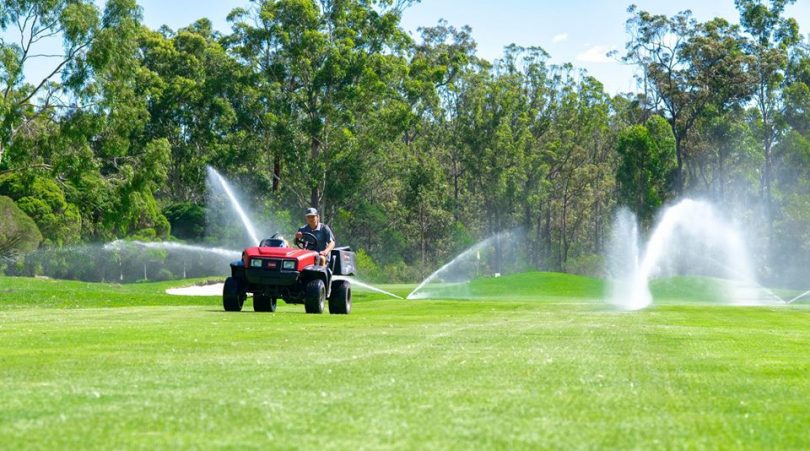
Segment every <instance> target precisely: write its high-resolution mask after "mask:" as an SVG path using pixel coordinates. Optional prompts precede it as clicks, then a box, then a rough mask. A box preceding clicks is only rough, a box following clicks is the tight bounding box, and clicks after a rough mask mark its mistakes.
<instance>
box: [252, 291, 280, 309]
mask: <svg viewBox="0 0 810 451" xmlns="http://www.w3.org/2000/svg"><path fill="white" fill-rule="evenodd" d="M253 311H254V312H271V313H272V312H275V311H276V298H273V297H270V296H268V295H266V294H259V293H253Z"/></svg>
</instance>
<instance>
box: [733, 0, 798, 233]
mask: <svg viewBox="0 0 810 451" xmlns="http://www.w3.org/2000/svg"><path fill="white" fill-rule="evenodd" d="M794 2H795V0H769V1H768V2H765V1H763V0H735V1H734V4H735V5H736V6H737V10H738V11H739V12H740V24H741V25H742V27H743V30H745V32H746V33H747V34H748V35H749V39H748V40H747V42H746V46H745V50H746V52H747V53H748V54H749V55H751V56H752V57H753V61H752V62H751V73H752V74H753V76H754V87H755V89H754V92H753V99H754V101H755V105H756V109H757V111H758V113H759V114H758V117H757V118H756V120H755V123H754V127H755V130H756V131H757V135H758V136H759V138H760V140H761V142H762V156H763V166H762V171H761V177H760V187H761V193H762V198H763V201H764V205H765V216H766V220H767V222H768V228H769V231H768V236H769V238H772V237H773V230H772V221H773V214H774V212H773V199H772V197H773V194H772V185H773V180H772V178H773V166H774V162H773V159H774V157H773V146H774V144H775V143H776V142H777V141H778V139H779V136H780V133H781V130H780V127H779V123H780V122H781V117H782V115H783V113H784V108H785V100H784V97H783V91H784V88H785V80H786V78H785V73H786V71H787V69H788V63H789V58H790V53H791V50H792V49H794V48H795V47H796V46H797V44H799V42H800V40H801V35H800V34H799V25H798V23H797V22H796V20H795V19H792V18H787V17H784V12H785V7H786V6H788V5H790V4H792V3H794ZM767 3H770V5H768V4H767Z"/></svg>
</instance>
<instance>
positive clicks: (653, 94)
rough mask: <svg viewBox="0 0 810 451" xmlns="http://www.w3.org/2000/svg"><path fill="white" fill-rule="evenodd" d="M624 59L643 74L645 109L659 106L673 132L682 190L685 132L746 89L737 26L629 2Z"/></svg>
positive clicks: (747, 82)
mask: <svg viewBox="0 0 810 451" xmlns="http://www.w3.org/2000/svg"><path fill="white" fill-rule="evenodd" d="M628 12H629V13H630V14H632V17H631V18H630V19H628V21H627V29H628V31H629V32H630V41H628V43H627V45H626V51H627V53H626V54H625V56H624V57H623V59H624V61H626V62H629V63H633V64H636V65H638V66H639V67H640V68H641V70H642V73H643V77H642V78H643V81H644V87H645V94H646V100H647V102H648V106H649V108H651V109H652V110H654V111H656V110H660V112H661V114H662V115H663V116H664V117H665V118H666V119H667V121H668V122H669V124H670V127H671V128H672V132H673V135H674V137H675V154H676V157H677V169H676V174H675V188H676V191H677V192H679V193H680V192H682V191H683V189H684V184H685V177H684V170H685V166H686V165H687V163H688V159H689V154H688V149H687V146H686V141H687V138H688V137H689V132H690V131H691V130H692V129H693V127H694V126H695V123H696V121H697V120H698V119H699V118H700V117H701V115H702V114H703V113H704V111H705V110H706V109H707V108H709V107H710V106H711V105H729V104H733V103H736V102H741V101H745V99H746V98H747V97H748V96H749V95H750V92H751V80H750V76H749V75H748V72H747V68H748V66H749V65H750V58H749V57H748V56H747V55H745V54H744V52H743V39H742V38H741V37H740V34H739V27H738V26H736V25H732V24H730V23H729V22H727V21H726V20H724V19H720V18H715V19H712V20H710V21H708V22H705V23H699V22H697V21H696V20H695V19H694V18H693V17H692V13H691V11H688V10H687V11H683V12H680V13H678V14H676V15H674V16H672V17H667V16H665V15H655V14H650V13H649V12H646V11H639V10H638V9H637V8H636V7H635V6H631V7H630V8H629V9H628Z"/></svg>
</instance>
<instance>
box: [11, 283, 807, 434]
mask: <svg viewBox="0 0 810 451" xmlns="http://www.w3.org/2000/svg"><path fill="white" fill-rule="evenodd" d="M186 283H188V282H172V283H168V282H164V283H143V284H132V285H123V286H122V285H110V284H89V283H82V282H65V281H53V280H35V279H17V278H0V387H2V388H0V444H2V445H0V446H1V447H2V448H5V449H28V448H56V449H61V448H104V449H121V448H124V449H129V448H140V449H152V448H164V449H165V448H177V447H181V448H230V449H259V448H268V447H271V448H284V449H289V448H307V449H313V448H314V449H320V448H350V449H357V448H408V449H426V448H429V449H434V448H440V449H446V448H451V449H471V448H472V449H480V448H538V447H542V448H566V449H567V448H712V449H716V448H748V449H750V448H777V449H785V448H805V449H806V448H810V432H808V425H810V307H808V305H807V304H797V305H794V306H781V307H729V306H721V305H713V304H711V303H699V302H694V301H690V302H686V303H681V304H679V303H677V302H675V301H672V300H671V299H670V300H669V301H668V303H667V304H664V305H656V306H653V307H651V308H649V309H647V310H643V311H639V312H619V311H615V310H612V309H610V308H608V307H606V306H605V305H604V303H603V302H602V301H600V300H599V299H597V298H595V297H597V296H598V294H599V292H601V290H602V288H601V281H599V280H596V279H587V278H580V277H576V276H568V275H560V274H543V273H529V274H521V275H516V276H510V277H502V278H499V279H487V280H482V281H477V282H476V284H477V285H476V284H474V286H473V292H475V293H481V296H482V297H478V298H476V299H474V300H420V301H406V300H396V299H392V298H387V297H386V296H384V295H380V294H375V293H369V292H362V291H357V290H355V292H354V307H353V311H352V314H351V315H348V316H340V315H337V316H333V315H328V314H324V315H306V314H304V313H303V312H304V309H303V306H289V305H285V304H283V303H279V310H278V312H277V313H275V314H269V313H261V314H260V313H254V312H253V311H252V306H251V304H250V300H248V302H247V303H246V304H245V310H244V311H243V312H241V313H225V312H223V311H222V307H221V304H220V299H219V298H216V297H209V298H203V297H174V296H168V295H166V294H164V290H165V289H166V288H167V287H172V286H182V285H184V284H186ZM681 283H685V284H688V281H682V282H681ZM383 288H385V289H387V290H389V291H393V292H395V293H397V294H399V295H403V296H404V295H406V294H407V293H408V291H409V289H410V288H412V287H410V286H383ZM666 289H667V290H669V292H671V291H672V290H673V289H674V288H673V287H672V285H671V284H670V285H668V286H667V287H666ZM476 290H478V291H476ZM689 292H690V296H691V295H692V294H693V290H692V289H690V290H689Z"/></svg>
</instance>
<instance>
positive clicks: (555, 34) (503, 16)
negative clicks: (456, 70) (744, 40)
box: [27, 0, 810, 94]
mask: <svg viewBox="0 0 810 451" xmlns="http://www.w3.org/2000/svg"><path fill="white" fill-rule="evenodd" d="M97 3H99V5H101V4H103V0H97ZM139 3H140V5H141V6H142V7H143V13H144V22H145V23H146V24H147V25H148V26H150V27H151V28H155V29H156V28H158V27H160V26H161V25H164V24H165V25H168V26H169V27H170V28H173V29H177V28H180V27H184V26H186V25H188V24H190V23H192V22H193V21H195V20H196V19H199V18H201V17H208V18H209V19H211V20H212V22H213V23H214V27H215V28H217V29H218V30H220V31H224V32H227V31H228V30H229V26H228V23H227V21H226V20H225V17H226V16H227V14H228V12H230V11H231V10H232V9H233V8H236V7H239V6H246V5H248V4H249V2H248V1H247V0H231V1H223V0H139ZM630 3H631V1H615V0H606V1H588V0H566V1H551V0H536V1H531V0H499V1H492V0H489V1H485V0H466V1H465V0H422V2H421V3H418V4H416V5H414V6H411V7H410V8H409V9H408V10H406V11H405V14H404V16H403V20H402V24H403V27H404V28H405V29H406V30H408V31H410V32H412V33H413V34H414V35H415V36H416V35H417V31H416V30H417V29H418V28H419V27H422V26H431V25H435V24H436V23H437V22H438V20H439V19H442V18H443V19H446V20H447V21H448V22H449V23H450V24H451V25H455V26H462V25H470V26H471V27H472V29H473V37H474V38H475V40H476V42H477V43H478V54H479V56H481V57H483V58H486V59H488V60H494V59H496V58H498V57H499V56H500V55H501V53H502V50H503V48H504V47H505V46H507V45H509V44H510V43H516V44H519V45H523V46H540V47H543V48H544V49H545V50H546V51H547V52H549V53H550V54H551V58H552V62H554V63H565V62H571V63H573V64H574V65H575V66H578V67H582V68H585V69H587V70H588V72H589V73H591V74H592V75H594V76H595V77H596V78H598V79H599V80H601V81H602V82H603V83H604V84H605V89H606V90H607V91H608V92H610V93H614V94H615V93H618V92H622V91H629V90H633V89H634V82H633V68H631V67H627V66H625V65H623V64H621V63H618V62H616V61H612V60H609V59H607V58H605V56H604V54H605V53H606V52H607V51H609V50H611V49H617V50H621V49H623V47H624V43H625V41H626V39H627V34H626V32H625V21H626V20H627V17H628V15H627V12H626V10H627V6H628V5H629V4H630ZM635 3H636V4H637V5H638V6H639V7H640V8H641V9H645V10H648V11H650V12H654V13H659V14H667V15H672V14H675V13H677V12H678V11H681V10H683V9H690V10H692V12H693V13H694V14H695V16H696V17H697V18H698V19H699V20H708V19H710V18H712V17H717V16H719V17H724V18H726V19H728V20H730V21H732V22H736V21H737V19H738V15H737V11H736V10H735V8H734V1H733V0H702V1H701V0H680V1H672V0H638V1H636V2H635ZM788 15H789V16H791V17H795V18H796V19H797V20H798V21H799V25H800V26H801V27H802V29H801V31H802V33H803V34H804V35H807V34H808V32H810V0H798V1H797V2H796V4H794V5H792V6H790V7H789V9H788ZM43 70H44V69H43ZM37 72H39V71H38V70H37V68H32V70H31V71H30V72H27V73H28V74H29V77H34V76H35V74H36V73H37Z"/></svg>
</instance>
